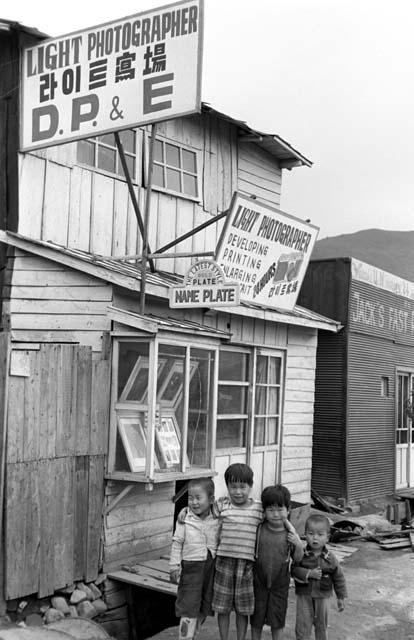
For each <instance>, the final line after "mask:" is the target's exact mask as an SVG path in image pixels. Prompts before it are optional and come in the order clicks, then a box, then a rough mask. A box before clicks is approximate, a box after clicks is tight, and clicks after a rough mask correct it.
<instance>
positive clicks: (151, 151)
mask: <svg viewBox="0 0 414 640" xmlns="http://www.w3.org/2000/svg"><path fill="white" fill-rule="evenodd" d="M156 134H157V123H156V122H155V123H154V124H153V125H151V139H150V148H149V160H148V182H147V197H146V199H145V214H144V235H143V238H142V262H141V300H140V313H141V315H143V316H144V315H145V285H146V281H147V259H148V254H149V253H150V251H149V247H148V223H149V212H150V204H151V190H152V167H153V164H154V162H153V161H154V143H155V136H156Z"/></svg>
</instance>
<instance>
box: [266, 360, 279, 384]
mask: <svg viewBox="0 0 414 640" xmlns="http://www.w3.org/2000/svg"><path fill="white" fill-rule="evenodd" d="M280 366H281V360H280V358H273V357H269V380H268V382H269V383H270V384H280Z"/></svg>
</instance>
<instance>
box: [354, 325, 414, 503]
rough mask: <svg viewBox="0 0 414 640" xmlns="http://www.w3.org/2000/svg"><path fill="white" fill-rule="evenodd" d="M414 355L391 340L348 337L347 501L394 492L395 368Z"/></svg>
mask: <svg viewBox="0 0 414 640" xmlns="http://www.w3.org/2000/svg"><path fill="white" fill-rule="evenodd" d="M410 351H412V348H411V349H409V350H408V349H407V348H405V349H404V347H402V346H398V345H395V344H394V343H393V342H392V341H391V340H385V339H382V338H377V337H375V336H368V335H364V334H361V333H350V334H349V344H348V357H349V359H348V362H349V365H348V437H347V440H348V442H347V450H348V456H347V459H348V495H347V498H348V500H358V499H368V498H373V497H375V496H383V495H386V494H388V493H392V492H393V491H394V489H395V472H394V461H395V414H394V411H395V410H394V406H395V366H396V365H397V364H399V365H404V364H405V365H407V364H408V362H409V360H410V353H409V352H410ZM411 363H412V364H413V365H414V362H413V359H412V355H411ZM382 376H387V377H388V378H389V397H382V396H381V377H382Z"/></svg>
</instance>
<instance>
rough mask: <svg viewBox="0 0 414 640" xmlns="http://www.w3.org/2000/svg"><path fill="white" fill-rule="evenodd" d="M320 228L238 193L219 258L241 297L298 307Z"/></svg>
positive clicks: (286, 307) (275, 305) (267, 304)
mask: <svg viewBox="0 0 414 640" xmlns="http://www.w3.org/2000/svg"><path fill="white" fill-rule="evenodd" d="M318 231H319V229H318V228H317V227H315V226H313V225H310V224H307V223H305V222H302V220H299V219H297V218H294V217H293V216H290V215H288V214H286V213H282V212H281V211H278V210H277V209H272V208H271V207H268V206H266V205H264V204H261V203H259V202H258V201H257V200H255V199H252V198H248V197H245V196H241V195H240V194H237V193H235V194H234V196H233V199H232V203H231V206H230V209H229V213H228V216H227V218H226V223H225V225H224V228H223V231H222V234H221V236H220V240H219V243H218V246H217V250H216V256H215V260H216V262H217V263H218V264H219V266H220V267H221V269H222V270H223V272H224V275H225V277H226V278H227V279H228V280H232V281H234V282H238V283H239V285H240V300H242V301H245V302H250V303H253V304H257V305H260V306H263V307H272V308H276V309H283V310H286V311H288V310H292V309H293V308H294V306H295V304H296V300H297V297H298V295H299V291H300V287H301V285H302V281H303V278H304V275H305V272H306V269H307V266H308V263H309V259H310V256H311V253H312V249H313V246H314V244H315V242H316V238H317V235H318Z"/></svg>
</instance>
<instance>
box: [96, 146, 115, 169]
mask: <svg viewBox="0 0 414 640" xmlns="http://www.w3.org/2000/svg"><path fill="white" fill-rule="evenodd" d="M98 167H99V168H100V169H104V170H105V171H111V172H112V173H114V172H115V149H108V148H107V147H102V146H100V145H99V146H98Z"/></svg>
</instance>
